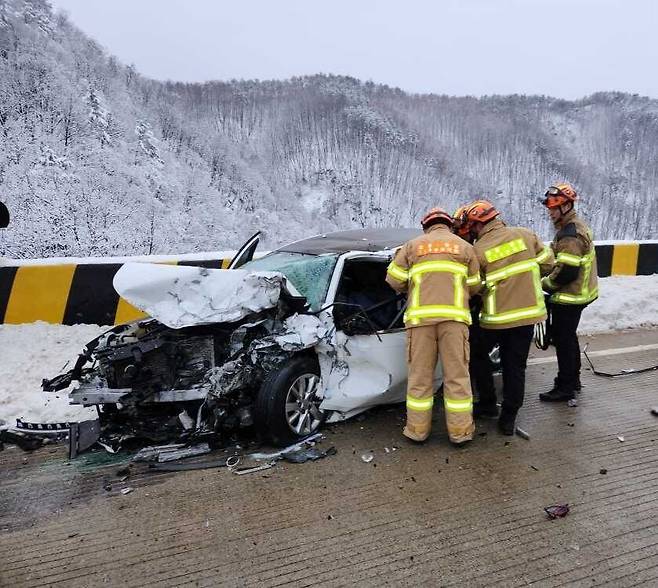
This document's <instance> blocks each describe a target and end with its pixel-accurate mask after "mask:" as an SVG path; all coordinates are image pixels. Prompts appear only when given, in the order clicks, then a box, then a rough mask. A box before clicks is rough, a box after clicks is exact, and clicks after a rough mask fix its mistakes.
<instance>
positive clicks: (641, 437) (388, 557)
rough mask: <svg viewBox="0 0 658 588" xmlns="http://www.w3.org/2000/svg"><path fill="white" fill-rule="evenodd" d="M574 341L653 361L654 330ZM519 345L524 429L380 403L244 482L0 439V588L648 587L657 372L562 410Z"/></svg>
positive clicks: (655, 572) (216, 473)
mask: <svg viewBox="0 0 658 588" xmlns="http://www.w3.org/2000/svg"><path fill="white" fill-rule="evenodd" d="M613 348H614V349H615V350H616V351H614V352H610V351H609V350H610V349H613ZM619 348H627V349H625V350H621V351H619ZM590 349H592V350H594V351H597V352H600V353H597V354H596V355H595V356H594V358H593V359H595V363H596V364H597V368H600V369H609V370H615V371H616V370H619V369H624V368H632V367H643V366H647V365H654V364H657V363H658V331H645V332H641V333H633V334H616V335H614V336H601V337H595V338H593V339H592V341H591V345H590ZM602 350H603V351H602ZM605 350H608V351H605ZM533 355H534V357H533V359H532V361H531V365H530V366H529V369H528V383H527V398H526V405H525V407H524V409H523V411H522V414H521V416H520V419H519V424H520V425H521V427H523V429H525V430H526V431H527V432H528V433H529V434H530V440H525V439H522V438H520V437H514V438H507V437H502V436H500V435H499V434H498V433H497V432H496V429H495V421H493V422H492V421H483V422H481V423H478V429H477V434H476V439H475V441H474V442H473V443H472V444H471V445H470V446H469V447H467V448H466V449H462V450H457V449H453V448H452V447H451V446H450V445H449V444H448V442H447V440H446V434H445V427H444V425H443V415H442V413H441V412H440V411H438V410H437V412H436V414H435V422H434V432H433V435H432V437H431V438H430V440H429V441H428V442H427V443H426V444H424V445H421V446H418V445H413V444H411V443H408V442H406V441H405V440H404V439H403V438H402V436H401V434H400V430H401V426H402V421H403V418H404V410H403V407H402V406H395V407H388V408H381V409H378V410H375V411H372V412H371V413H369V414H367V415H366V416H365V418H362V419H360V420H353V421H350V422H347V423H343V424H340V425H336V426H333V427H332V428H330V429H328V430H327V431H326V437H325V439H324V440H323V441H322V442H321V443H320V447H323V448H326V447H330V446H335V447H336V449H337V454H336V455H335V456H331V457H328V458H326V459H324V460H321V461H318V462H314V463H306V464H299V465H295V464H287V463H279V464H278V465H276V466H275V467H274V468H272V469H270V470H267V471H263V472H258V473H254V474H249V475H244V476H236V475H234V474H232V473H231V472H229V471H228V470H227V469H226V468H221V469H217V470H206V471H194V472H179V473H175V474H171V473H166V474H150V473H148V472H145V471H144V468H143V467H134V468H132V470H133V473H132V474H131V476H130V477H129V478H128V479H127V480H125V481H123V482H122V481H120V478H119V477H118V476H117V475H116V472H117V471H118V470H119V469H120V468H121V460H122V459H123V458H120V459H119V460H117V458H111V457H108V456H106V455H105V454H102V453H99V454H94V455H87V456H84V457H83V458H80V459H78V460H76V461H75V462H72V463H69V462H68V460H67V459H66V455H65V451H64V449H63V448H61V447H59V448H58V447H52V448H48V447H46V448H43V449H40V450H38V451H37V452H34V453H31V454H27V453H23V452H22V451H21V450H19V449H16V448H7V449H6V450H5V451H4V452H2V453H0V586H12V587H14V586H16V587H18V586H35V585H39V586H43V585H66V586H151V585H154V586H155V585H157V586H186V585H195V586H215V585H227V586H244V585H258V586H280V585H286V584H292V585H295V586H308V585H313V584H324V585H332V586H333V585H348V584H356V583H358V584H360V585H367V586H381V585H407V584H413V585H416V586H417V585H428V586H451V585H461V586H487V585H503V586H522V585H527V584H536V585H539V586H564V585H573V586H605V585H610V586H615V587H618V586H633V585H644V586H647V585H658V449H657V446H658V417H656V416H653V415H652V414H651V413H650V408H651V406H655V405H658V372H656V371H654V372H649V373H646V374H643V375H631V376H626V377H623V378H619V379H614V380H611V379H605V378H599V377H596V376H594V375H592V374H591V373H590V372H588V371H585V372H584V374H583V383H584V385H585V387H584V389H583V392H582V394H581V395H580V397H579V406H578V407H577V408H569V407H567V406H565V405H560V406H552V405H549V406H546V405H543V404H540V403H539V402H538V400H537V393H538V392H540V391H543V390H545V389H547V388H549V387H550V383H551V380H552V377H553V375H554V370H555V363H553V362H552V360H551V359H550V358H551V354H550V353H548V354H546V353H535V354H533ZM619 437H621V438H623V441H621V440H620V439H619ZM386 448H388V452H387V451H386ZM366 451H372V452H373V454H374V459H373V460H372V461H371V462H370V463H365V462H364V461H362V459H361V455H362V454H363V453H364V452H366ZM126 487H130V488H133V491H132V492H130V493H129V494H126V495H123V494H121V492H120V491H121V489H122V488H126ZM107 488H109V490H108V489H107ZM564 503H568V504H569V507H570V513H569V514H568V515H567V516H566V517H565V518H561V519H556V520H553V521H551V520H548V519H547V517H546V514H545V513H544V507H546V506H548V505H553V504H564Z"/></svg>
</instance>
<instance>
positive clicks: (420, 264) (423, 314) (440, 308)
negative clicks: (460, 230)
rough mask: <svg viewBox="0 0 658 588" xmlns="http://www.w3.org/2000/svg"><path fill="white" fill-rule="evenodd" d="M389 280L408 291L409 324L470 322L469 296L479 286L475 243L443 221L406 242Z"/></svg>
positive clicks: (396, 257)
mask: <svg viewBox="0 0 658 588" xmlns="http://www.w3.org/2000/svg"><path fill="white" fill-rule="evenodd" d="M386 281H387V282H388V284H389V285H390V286H391V287H392V288H393V289H394V290H397V291H398V292H404V291H407V290H408V292H409V295H408V297H407V310H406V312H405V313H404V324H405V326H406V327H418V326H421V325H429V324H434V323H440V322H443V321H459V322H462V323H466V324H467V325H470V324H471V315H470V312H469V310H468V300H469V298H470V296H471V295H472V294H475V293H477V292H478V291H479V290H480V287H481V285H480V266H479V265H478V261H477V256H476V255H475V251H474V250H473V246H472V245H471V244H470V243H467V242H466V241H464V240H463V239H460V238H459V237H458V236H457V235H454V234H453V233H452V232H451V231H450V229H449V228H448V227H447V226H445V225H443V224H436V225H434V226H432V227H430V228H429V230H428V231H427V233H425V234H424V235H421V236H420V237H417V238H415V239H412V240H411V241H409V242H408V243H405V244H404V245H403V246H402V247H401V248H400V249H399V250H398V251H397V253H396V254H395V258H394V259H393V261H392V262H391V264H390V265H389V266H388V273H387V275H386Z"/></svg>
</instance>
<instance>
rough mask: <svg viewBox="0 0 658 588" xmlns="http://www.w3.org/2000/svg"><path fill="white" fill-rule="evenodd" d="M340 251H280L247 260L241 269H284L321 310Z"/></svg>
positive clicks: (297, 286) (306, 296)
mask: <svg viewBox="0 0 658 588" xmlns="http://www.w3.org/2000/svg"><path fill="white" fill-rule="evenodd" d="M337 259H338V255H307V254H304V253H291V252H288V251H280V252H278V253H272V254H270V255H266V256H265V257H261V258H260V259H254V260H253V261H250V262H249V263H245V264H244V265H243V266H242V267H240V269H246V270H249V271H263V272H265V271H268V272H269V271H275V272H281V273H282V274H283V275H284V276H286V278H288V280H290V282H291V283H292V285H293V286H294V287H295V288H297V290H299V293H300V294H301V295H302V296H304V297H305V298H306V300H307V301H308V303H309V305H310V306H311V309H312V310H319V309H320V307H321V305H322V303H323V302H324V299H325V297H326V295H327V289H328V288H329V282H330V281H331V276H332V274H333V271H334V267H335V266H336V260H337Z"/></svg>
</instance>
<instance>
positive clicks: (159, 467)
mask: <svg viewBox="0 0 658 588" xmlns="http://www.w3.org/2000/svg"><path fill="white" fill-rule="evenodd" d="M239 463H240V458H239V457H238V456H237V455H232V456H230V457H227V458H221V459H214V460H210V461H196V462H191V463H150V464H149V471H153V472H188V471H192V470H208V469H213V468H226V467H227V468H229V469H230V468H233V467H235V466H237V465H238V464H239Z"/></svg>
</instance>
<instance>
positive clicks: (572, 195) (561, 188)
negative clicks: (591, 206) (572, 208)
mask: <svg viewBox="0 0 658 588" xmlns="http://www.w3.org/2000/svg"><path fill="white" fill-rule="evenodd" d="M577 198H578V195H577V194H576V191H575V190H574V189H573V186H571V184H557V185H556V186H551V187H550V188H549V189H548V190H546V194H545V195H544V199H543V200H542V204H543V205H544V206H545V207H546V208H558V207H559V206H562V205H563V204H573V203H574V202H575V201H576V199H577Z"/></svg>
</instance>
